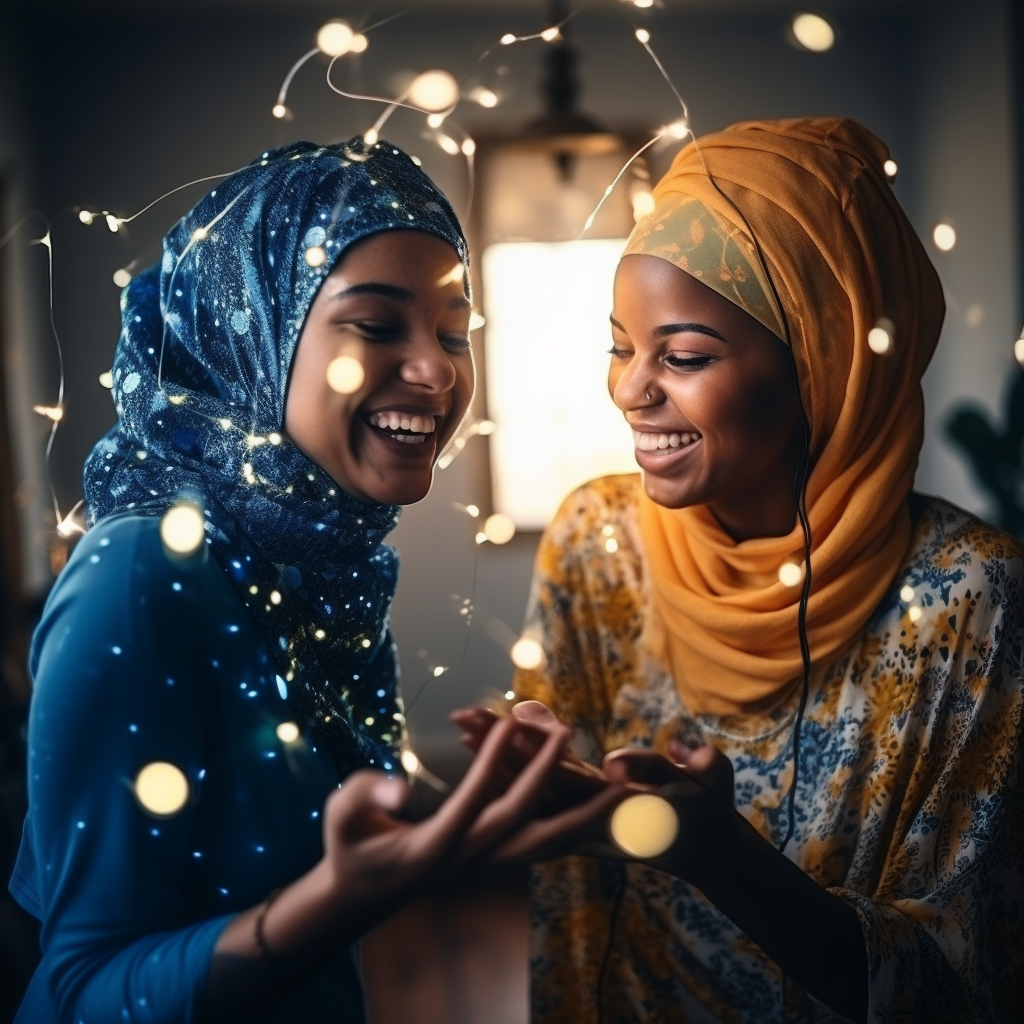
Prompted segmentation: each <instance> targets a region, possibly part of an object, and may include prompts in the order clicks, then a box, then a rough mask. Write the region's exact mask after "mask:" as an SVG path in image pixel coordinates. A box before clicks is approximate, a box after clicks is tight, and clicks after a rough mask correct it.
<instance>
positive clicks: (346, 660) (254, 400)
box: [85, 138, 468, 775]
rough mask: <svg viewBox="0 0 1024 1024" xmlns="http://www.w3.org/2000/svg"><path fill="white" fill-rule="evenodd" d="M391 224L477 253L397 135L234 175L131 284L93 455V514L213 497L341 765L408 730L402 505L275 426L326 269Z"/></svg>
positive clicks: (282, 657)
mask: <svg viewBox="0 0 1024 1024" xmlns="http://www.w3.org/2000/svg"><path fill="white" fill-rule="evenodd" d="M394 229H413V230H417V231H426V232H428V233H430V234H433V235H437V236H438V237H440V238H443V239H444V240H445V241H446V242H448V243H450V244H451V246H452V247H453V248H454V249H455V251H456V253H457V254H458V256H459V259H460V260H461V261H462V262H463V264H464V265H466V264H467V262H468V253H467V246H466V241H465V238H464V237H463V234H462V230H461V228H460V227H459V223H458V220H457V219H456V217H455V214H454V212H453V211H452V208H451V206H450V205H449V203H448V201H447V200H446V199H445V197H444V196H443V195H442V193H441V192H440V191H439V190H438V189H437V188H436V187H435V186H434V185H433V183H432V182H431V181H430V180H429V179H428V178H427V177H426V175H425V174H424V173H423V172H422V171H421V170H420V169H419V167H418V166H417V165H416V164H415V163H413V161H412V160H411V159H410V158H409V157H408V156H406V155H405V154H404V153H402V152H401V151H400V150H398V149H396V148H394V147H393V146H391V145H390V144H388V143H385V142H380V143H378V144H376V145H374V146H366V145H365V144H364V142H363V140H362V139H361V138H356V139H353V140H352V141H351V142H349V143H346V144H343V145H332V146H315V145H313V144H311V143H306V142H299V143H295V144H294V145H291V146H288V147H285V148H283V149H279V150H274V151H272V152H268V153H265V154H264V155H263V156H262V157H260V158H259V159H257V160H255V161H253V163H251V164H250V165H249V166H248V167H245V168H243V169H242V170H240V171H238V172H237V173H235V174H233V175H232V176H231V177H229V178H227V179H226V180H225V181H224V182H223V183H222V184H221V185H220V186H218V188H216V189H215V190H214V191H212V192H211V193H210V194H209V195H207V196H206V197H205V198H204V199H203V200H201V201H200V202H199V203H198V204H197V205H196V206H195V208H194V209H192V210H191V211H190V212H189V213H188V214H186V215H185V216H184V217H183V218H182V219H181V221H179V222H178V224H176V225H175V226H174V227H173V228H172V229H171V231H170V232H169V233H168V234H167V236H166V237H165V239H164V254H163V260H162V262H161V263H160V264H158V265H156V266H153V267H151V268H149V269H148V270H147V271H145V272H143V273H141V274H139V275H138V276H137V277H135V278H134V279H133V280H132V282H131V284H129V285H128V287H127V288H126V289H125V291H124V293H123V295H122V299H121V310H122V329H121V336H120V339H119V341H118V345H117V350H116V353H115V356H114V365H113V377H114V387H113V397H114V402H115V405H116V408H117V415H118V422H117V424H116V425H115V426H114V427H113V428H112V429H111V431H110V432H109V433H108V434H107V435H106V436H105V437H104V438H103V439H102V440H101V441H100V442H99V443H98V444H97V445H96V447H95V448H94V449H93V450H92V452H91V454H90V455H89V457H88V459H87V460H86V464H85V496H86V501H87V503H88V507H89V523H90V525H91V524H93V523H95V522H96V521H97V520H99V519H102V518H104V517H105V516H110V515H113V514H116V513H124V512H134V513H142V514H153V515H159V514H161V513H162V512H163V511H164V510H166V509H167V508H168V507H169V506H170V505H172V504H174V503H176V502H178V501H180V500H182V499H187V500H192V501H194V502H196V503H197V504H198V505H200V506H201V507H202V508H203V510H204V513H205V517H206V537H207V543H208V544H209V546H210V548H211V550H212V551H213V554H214V556H215V557H216V558H217V560H218V562H219V563H220V565H221V566H222V567H223V569H224V570H225V572H226V573H227V575H228V577H229V578H230V580H231V582H232V584H233V585H234V587H235V589H236V590H237V592H238V594H239V596H240V597H241V599H242V601H244V603H245V604H246V605H247V607H248V608H249V609H250V611H251V612H252V614H253V616H254V618H255V619H256V621H257V623H258V625H259V627H260V630H261V632H262V633H263V635H264V637H265V638H266V642H267V646H268V648H269V650H270V652H271V656H272V657H273V659H274V661H275V663H276V666H277V670H278V672H279V680H278V685H279V687H280V688H281V689H282V692H286V693H287V699H288V701H289V703H290V705H291V706H292V710H293V713H294V714H295V716H296V720H297V721H298V722H299V723H300V724H301V725H302V727H303V728H304V729H305V730H306V731H307V732H308V733H310V734H311V736H312V737H313V738H314V742H319V743H321V744H323V745H324V746H325V747H326V749H327V750H328V751H329V752H330V754H331V756H332V758H333V759H334V761H335V763H336V764H337V766H338V769H339V771H340V772H341V773H342V774H343V775H344V774H347V773H348V772H349V771H351V770H353V769H354V768H356V767H359V766H361V765H365V764H368V763H377V764H379V763H381V761H382V760H383V761H385V762H387V761H393V757H388V756H387V753H388V748H393V747H394V746H396V745H397V744H398V742H399V741H400V739H401V736H402V728H401V724H400V716H398V718H399V721H398V722H396V721H395V720H394V719H393V718H391V717H388V718H382V717H381V716H380V715H379V713H378V712H379V709H380V707H381V705H382V704H387V705H389V706H398V705H397V694H396V693H395V687H396V669H395V651H394V644H393V642H392V640H391V636H390V632H389V630H388V625H387V619H388V610H389V607H390V604H391V599H392V597H393V595H394V591H395V586H396V583H397V578H398V565H397V557H396V555H395V553H394V551H393V550H392V549H391V548H390V547H388V546H386V545H385V544H384V543H383V539H384V537H385V536H386V535H387V533H388V532H389V531H390V530H391V529H392V528H393V527H394V525H395V523H396V522H397V521H398V514H399V509H398V507H397V506H394V505H383V504H378V503H373V502H364V501H361V500H359V499H357V498H354V497H352V496H351V495H349V494H347V493H345V492H344V491H342V490H341V489H340V488H339V487H338V485H337V484H336V483H335V482H334V480H333V479H332V478H331V477H330V476H329V475H328V474H327V473H326V472H325V471H324V470H323V469H321V468H320V466H318V465H317V464H316V463H314V462H313V461H311V460H310V459H309V458H307V457H306V456H305V455H304V454H303V453H302V452H301V451H299V449H298V448H296V447H295V446H294V445H292V444H291V443H290V442H289V441H288V439H287V438H286V437H284V436H283V424H284V411H285V394H286V389H287V385H288V374H289V371H290V368H291V365H292V359H293V356H294V354H295V349H296V346H297V344H298V341H299V337H300V335H301V334H302V328H303V325H304V324H305V321H306V316H307V314H308V312H309V308H310V306H311V304H312V302H313V299H314V297H315V296H316V294H317V292H318V290H319V289H320V286H321V285H322V284H323V282H324V279H325V278H326V277H327V275H328V273H329V272H330V270H331V268H332V267H333V266H334V264H335V263H336V262H337V260H338V258H339V257H340V256H341V254H342V253H343V252H344V251H345V249H346V248H347V247H348V246H349V245H351V244H352V243H353V242H355V241H358V240H359V239H362V238H366V237H367V236H369V235H372V234H376V233H378V232H381V231H389V230H394ZM466 280H467V281H468V274H467V277H466ZM367 722H370V723H371V724H370V725H367Z"/></svg>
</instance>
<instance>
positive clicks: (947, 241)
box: [932, 221, 956, 252]
mask: <svg viewBox="0 0 1024 1024" xmlns="http://www.w3.org/2000/svg"><path fill="white" fill-rule="evenodd" d="M932 241H933V242H935V246H936V248H938V249H939V250H941V251H942V252H949V250H950V249H952V248H953V246H954V245H956V228H954V227H953V225H952V224H947V223H946V222H945V221H943V222H942V223H941V224H936V225H935V230H934V231H932Z"/></svg>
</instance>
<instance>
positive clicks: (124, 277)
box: [111, 267, 132, 288]
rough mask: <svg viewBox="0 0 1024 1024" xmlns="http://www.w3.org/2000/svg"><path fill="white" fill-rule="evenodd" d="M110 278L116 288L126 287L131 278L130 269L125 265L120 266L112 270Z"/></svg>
mask: <svg viewBox="0 0 1024 1024" xmlns="http://www.w3.org/2000/svg"><path fill="white" fill-rule="evenodd" d="M111 280H112V281H113V282H114V284H116V285H117V287H118V288H127V287H128V285H129V284H131V280H132V275H131V271H129V270H127V269H126V268H125V267H120V268H119V269H118V270H115V271H114V273H113V275H112V277H111Z"/></svg>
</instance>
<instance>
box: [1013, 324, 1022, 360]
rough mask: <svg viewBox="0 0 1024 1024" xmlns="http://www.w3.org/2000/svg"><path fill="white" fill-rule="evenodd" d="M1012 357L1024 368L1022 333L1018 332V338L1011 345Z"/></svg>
mask: <svg viewBox="0 0 1024 1024" xmlns="http://www.w3.org/2000/svg"><path fill="white" fill-rule="evenodd" d="M1013 357H1014V359H1016V360H1017V362H1018V363H1020V365H1021V366H1024V331H1021V332H1020V337H1019V338H1018V339H1017V340H1016V341H1015V342H1014V343H1013Z"/></svg>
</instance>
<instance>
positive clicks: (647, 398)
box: [608, 355, 656, 412]
mask: <svg viewBox="0 0 1024 1024" xmlns="http://www.w3.org/2000/svg"><path fill="white" fill-rule="evenodd" d="M652 377H653V375H652V374H651V373H650V368H649V367H646V366H645V365H644V362H643V360H641V359H640V358H639V357H638V356H636V355H633V356H631V357H630V358H629V359H626V360H618V359H614V360H613V361H612V365H611V367H610V369H609V371H608V391H609V393H610V394H611V396H612V401H613V402H614V403H615V404H616V405H617V406H618V407H619V409H621V410H622V411H623V412H631V411H632V410H634V409H642V408H644V407H645V406H648V405H651V404H653V403H654V401H655V400H656V392H655V384H654V381H653V379H652Z"/></svg>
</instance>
